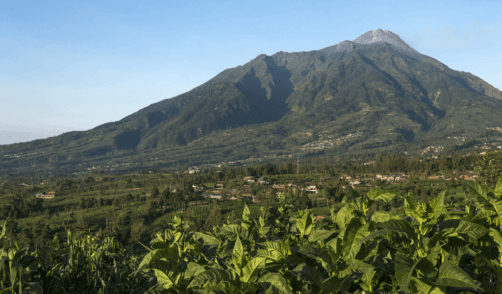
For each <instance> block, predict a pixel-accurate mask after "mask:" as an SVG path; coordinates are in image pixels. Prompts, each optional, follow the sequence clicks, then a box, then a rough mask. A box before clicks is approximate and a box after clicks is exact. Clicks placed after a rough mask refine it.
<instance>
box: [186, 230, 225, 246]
mask: <svg viewBox="0 0 502 294" xmlns="http://www.w3.org/2000/svg"><path fill="white" fill-rule="evenodd" d="M193 238H194V239H195V240H198V241H199V242H200V243H202V244H203V245H219V244H220V243H221V241H220V240H218V239H216V238H215V237H213V236H211V235H208V234H204V233H201V232H195V233H194V234H193ZM201 241H202V242H201Z"/></svg>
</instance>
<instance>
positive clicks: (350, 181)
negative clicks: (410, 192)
mask: <svg viewBox="0 0 502 294" xmlns="http://www.w3.org/2000/svg"><path fill="white" fill-rule="evenodd" d="M188 172H191V173H195V171H194V170H190V171H188ZM477 177H478V175H477V174H476V173H475V172H474V171H456V170H454V171H451V172H447V173H445V172H443V171H439V172H438V173H437V175H426V174H416V173H415V174H413V173H412V174H405V173H396V174H381V173H364V174H357V173H355V174H353V175H349V174H343V175H341V176H340V177H339V178H338V177H330V176H327V175H319V174H316V177H315V178H316V180H311V181H308V180H303V179H302V178H299V179H295V180H286V181H285V182H283V183H271V182H270V180H269V179H268V178H267V177H254V176H247V177H244V178H243V181H244V182H243V183H242V185H241V186H236V183H237V182H239V181H237V180H231V181H229V182H225V181H218V182H216V183H214V185H213V186H212V187H208V186H206V185H203V184H198V185H193V186H192V187H193V189H194V190H195V191H197V192H202V195H203V196H204V197H208V198H211V199H217V200H237V199H238V198H239V197H242V198H248V199H250V200H251V201H252V202H254V203H259V202H261V200H262V199H264V198H265V197H266V195H271V194H275V195H276V196H277V197H278V198H281V197H285V196H286V195H287V193H288V192H290V193H292V194H296V193H298V192H299V191H305V192H306V193H307V194H310V197H311V198H315V199H316V200H324V198H323V196H324V195H322V190H323V189H324V188H330V187H333V186H334V185H339V187H340V188H341V189H342V190H347V189H350V188H352V189H356V188H363V187H369V188H371V187H377V186H380V185H382V184H390V185H395V184H408V183H409V181H410V178H411V179H418V180H429V181H459V180H467V181H473V180H475V179H476V178H477ZM240 182H242V181H240Z"/></svg>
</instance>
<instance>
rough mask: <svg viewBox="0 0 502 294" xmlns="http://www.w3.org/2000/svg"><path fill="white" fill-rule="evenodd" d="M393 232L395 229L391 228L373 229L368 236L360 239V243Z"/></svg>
mask: <svg viewBox="0 0 502 294" xmlns="http://www.w3.org/2000/svg"><path fill="white" fill-rule="evenodd" d="M392 232H394V230H391V229H381V230H376V231H373V232H372V233H371V234H369V235H368V236H366V237H364V239H362V240H360V241H359V244H361V243H363V242H366V241H370V240H373V239H375V238H378V237H384V236H387V235H389V234H390V233H392Z"/></svg>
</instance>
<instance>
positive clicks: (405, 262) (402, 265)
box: [394, 252, 414, 293]
mask: <svg viewBox="0 0 502 294" xmlns="http://www.w3.org/2000/svg"><path fill="white" fill-rule="evenodd" d="M413 265H414V263H413V261H412V260H411V259H410V258H408V257H407V256H406V255H404V254H402V253H400V252H398V253H397V254H396V256H395V258H394V274H395V277H396V280H397V283H398V284H399V287H400V288H401V290H403V291H404V292H406V293H408V292H409V288H408V286H409V284H410V280H409V273H410V271H411V269H412V268H413Z"/></svg>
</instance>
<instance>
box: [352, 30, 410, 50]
mask: <svg viewBox="0 0 502 294" xmlns="http://www.w3.org/2000/svg"><path fill="white" fill-rule="evenodd" d="M354 43H358V44H374V43H387V44H390V45H392V46H394V47H397V48H399V49H402V50H405V51H408V52H413V53H418V51H416V50H415V49H413V48H412V47H411V46H410V45H408V44H406V43H405V42H404V41H403V40H401V38H400V37H399V34H394V33H393V32H391V31H389V30H382V29H377V30H375V31H367V32H366V33H364V34H362V35H361V36H359V37H358V38H357V39H355V40H354Z"/></svg>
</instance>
